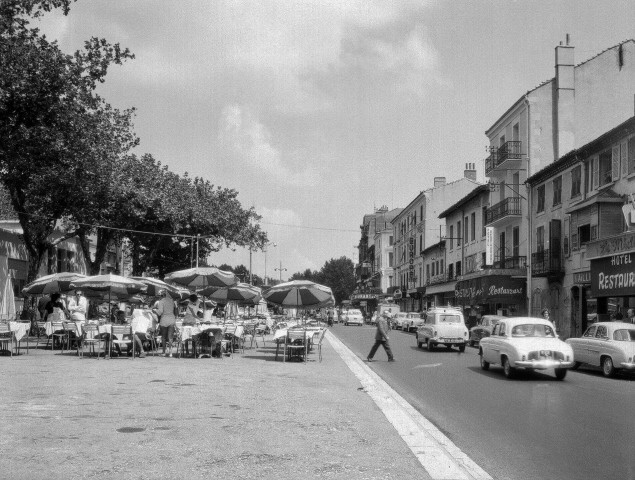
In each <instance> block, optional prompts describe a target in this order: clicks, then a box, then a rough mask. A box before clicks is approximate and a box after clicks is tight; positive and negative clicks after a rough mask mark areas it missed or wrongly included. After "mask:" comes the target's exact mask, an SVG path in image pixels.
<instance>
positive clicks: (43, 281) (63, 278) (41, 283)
mask: <svg viewBox="0 0 635 480" xmlns="http://www.w3.org/2000/svg"><path fill="white" fill-rule="evenodd" d="M82 278H86V275H82V274H81V273H72V272H62V273H53V274H51V275H46V276H44V277H40V278H37V279H35V280H34V281H32V282H31V283H29V284H28V285H27V286H26V287H24V288H23V289H22V293H24V294H25V295H48V294H49V293H62V292H69V291H71V290H73V289H72V288H71V286H70V285H71V283H72V282H74V281H75V280H80V279H82Z"/></svg>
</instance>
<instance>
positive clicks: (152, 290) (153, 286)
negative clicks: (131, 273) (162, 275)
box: [130, 277, 190, 298]
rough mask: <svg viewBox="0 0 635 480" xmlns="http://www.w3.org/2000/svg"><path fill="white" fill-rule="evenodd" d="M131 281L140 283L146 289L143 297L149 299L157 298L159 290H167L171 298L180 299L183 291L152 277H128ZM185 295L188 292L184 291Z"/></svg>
mask: <svg viewBox="0 0 635 480" xmlns="http://www.w3.org/2000/svg"><path fill="white" fill-rule="evenodd" d="M130 278H131V279H133V280H136V281H138V282H141V283H143V284H145V285H146V287H148V288H147V289H146V291H145V292H143V293H144V295H148V296H149V297H158V296H159V292H160V291H161V290H168V291H169V292H170V294H171V295H172V297H173V298H176V297H182V292H183V291H184V290H183V289H182V288H179V287H176V286H174V285H169V284H167V283H165V282H164V281H163V280H159V279H158V278H153V277H130ZM186 292H187V295H189V294H190V292H189V291H188V290H186Z"/></svg>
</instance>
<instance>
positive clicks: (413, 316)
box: [401, 312, 426, 332]
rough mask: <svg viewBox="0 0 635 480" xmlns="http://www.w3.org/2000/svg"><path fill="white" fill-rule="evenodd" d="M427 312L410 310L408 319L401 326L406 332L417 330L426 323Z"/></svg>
mask: <svg viewBox="0 0 635 480" xmlns="http://www.w3.org/2000/svg"><path fill="white" fill-rule="evenodd" d="M425 315H426V314H425V312H423V313H421V312H410V313H408V317H407V318H406V321H405V322H404V323H403V325H402V326H401V329H402V330H403V331H404V332H415V331H416V330H417V328H419V327H420V326H421V325H423V324H424V323H425Z"/></svg>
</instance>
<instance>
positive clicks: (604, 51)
mask: <svg viewBox="0 0 635 480" xmlns="http://www.w3.org/2000/svg"><path fill="white" fill-rule="evenodd" d="M628 42H632V43H635V40H634V39H632V38H629V39H626V40H624V41H622V42H620V43H618V44H616V45H613V46H612V47H608V48H606V49H604V50H602V51H601V52H599V53H597V54H596V55H594V56H592V57H591V58H588V59H587V60H585V61H584V62H581V63H578V64H577V65H576V66H575V67H574V70H575V69H576V68H578V67H580V66H582V65H584V64H586V63H589V62H590V61H592V60H594V59H596V58H597V57H599V56H600V55H603V54H604V53H606V52H608V51H609V50H613V49H614V48H619V47H620V46H621V45H623V44H625V43H628ZM555 79H556V77H551V78H550V79H548V80H545V81H544V82H542V83H539V84H538V85H536V86H535V87H534V88H531V89H529V90H527V91H526V92H525V93H524V94H523V95H521V96H520V98H519V99H518V100H516V101H515V102H514V103H513V104H512V106H511V107H509V108H508V109H507V110H505V113H503V114H502V115H501V116H500V117H498V118H497V119H496V121H495V122H494V123H492V125H491V126H490V127H489V128H488V129H487V130H485V135H487V136H489V135H488V134H489V132H490V131H491V130H492V129H493V128H494V126H495V125H497V124H498V123H499V122H500V121H501V120H503V119H504V118H505V117H506V116H507V114H508V113H509V112H510V111H512V110H513V109H514V108H516V106H517V105H518V104H519V103H520V102H522V101H523V100H525V98H527V95H529V94H530V93H532V92H534V91H536V90H538V89H539V88H540V87H542V86H544V85H546V84H548V83H551V82H553V81H555Z"/></svg>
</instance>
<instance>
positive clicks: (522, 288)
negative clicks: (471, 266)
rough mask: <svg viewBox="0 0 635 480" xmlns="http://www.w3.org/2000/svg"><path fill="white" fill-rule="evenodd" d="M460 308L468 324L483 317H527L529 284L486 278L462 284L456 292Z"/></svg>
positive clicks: (513, 280) (462, 281) (505, 278)
mask: <svg viewBox="0 0 635 480" xmlns="http://www.w3.org/2000/svg"><path fill="white" fill-rule="evenodd" d="M454 295H455V297H456V302H457V305H460V306H461V307H463V309H464V311H465V312H464V315H465V316H466V320H468V318H470V317H475V318H471V320H470V321H475V320H477V319H478V318H480V317H481V316H483V315H505V316H510V317H511V316H522V315H526V312H527V308H526V298H527V281H526V280H525V279H524V278H513V277H510V276H508V275H487V276H482V277H475V278H471V279H469V280H460V281H458V282H457V283H456V288H455V291H454Z"/></svg>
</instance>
